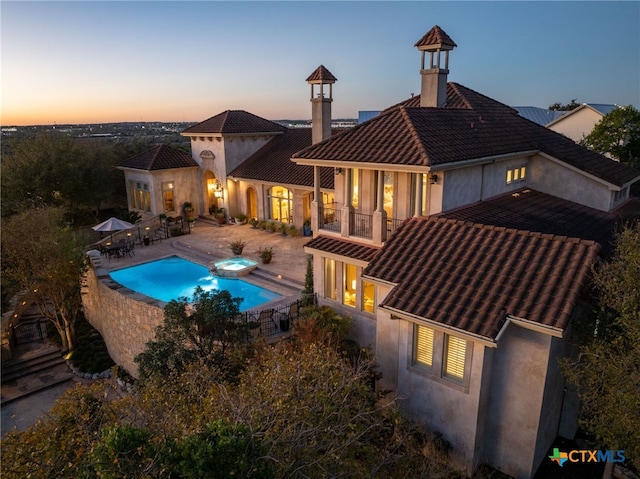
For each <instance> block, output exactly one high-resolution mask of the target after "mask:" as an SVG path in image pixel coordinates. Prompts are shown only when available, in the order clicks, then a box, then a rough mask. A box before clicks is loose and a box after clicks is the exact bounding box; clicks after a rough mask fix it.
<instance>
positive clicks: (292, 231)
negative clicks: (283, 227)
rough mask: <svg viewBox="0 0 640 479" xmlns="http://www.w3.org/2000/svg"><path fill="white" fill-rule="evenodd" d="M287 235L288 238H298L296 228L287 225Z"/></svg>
mask: <svg viewBox="0 0 640 479" xmlns="http://www.w3.org/2000/svg"><path fill="white" fill-rule="evenodd" d="M287 233H288V234H289V236H293V237H295V236H298V228H296V226H295V225H289V228H287Z"/></svg>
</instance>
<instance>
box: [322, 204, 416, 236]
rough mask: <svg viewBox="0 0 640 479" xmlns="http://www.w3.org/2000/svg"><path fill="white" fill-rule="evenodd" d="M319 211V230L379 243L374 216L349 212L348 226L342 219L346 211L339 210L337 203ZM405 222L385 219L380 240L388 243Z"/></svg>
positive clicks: (323, 207) (381, 226) (324, 206)
mask: <svg viewBox="0 0 640 479" xmlns="http://www.w3.org/2000/svg"><path fill="white" fill-rule="evenodd" d="M318 209H319V212H318V213H319V214H318V229H319V230H327V231H334V232H336V233H341V234H342V236H352V237H357V238H365V239H369V240H374V242H377V240H376V239H375V238H376V235H375V234H374V229H375V228H374V224H375V221H374V215H369V214H364V213H358V212H355V211H351V212H349V223H348V225H343V221H342V218H343V217H344V216H345V215H344V213H345V210H344V209H342V208H337V207H336V204H335V203H330V204H326V205H323V206H320V207H319V208H318ZM403 221H404V220H401V219H396V218H387V219H383V223H382V225H380V226H379V227H380V228H381V229H382V231H381V232H380V236H379V238H381V240H382V241H383V242H384V241H386V239H387V238H388V237H389V236H390V235H391V233H393V232H394V231H395V230H396V228H397V227H398V226H399V225H400V223H402V222H403ZM343 226H348V229H346V230H345V229H344V228H343Z"/></svg>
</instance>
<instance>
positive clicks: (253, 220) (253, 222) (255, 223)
mask: <svg viewBox="0 0 640 479" xmlns="http://www.w3.org/2000/svg"><path fill="white" fill-rule="evenodd" d="M259 223H260V222H259V221H258V218H251V219H250V220H249V224H250V225H251V227H252V228H257V227H258V224H259Z"/></svg>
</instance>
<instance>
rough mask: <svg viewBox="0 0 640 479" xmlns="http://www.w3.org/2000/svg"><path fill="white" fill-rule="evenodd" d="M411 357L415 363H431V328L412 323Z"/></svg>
mask: <svg viewBox="0 0 640 479" xmlns="http://www.w3.org/2000/svg"><path fill="white" fill-rule="evenodd" d="M413 336H414V338H415V339H414V348H413V359H414V362H415V363H416V364H423V365H425V366H432V365H433V329H431V328H426V327H424V326H420V325H418V324H416V325H414V335H413Z"/></svg>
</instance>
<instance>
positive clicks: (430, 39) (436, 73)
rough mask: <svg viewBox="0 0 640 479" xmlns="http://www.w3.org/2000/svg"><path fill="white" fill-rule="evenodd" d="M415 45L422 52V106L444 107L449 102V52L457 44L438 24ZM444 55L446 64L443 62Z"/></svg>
mask: <svg viewBox="0 0 640 479" xmlns="http://www.w3.org/2000/svg"><path fill="white" fill-rule="evenodd" d="M415 46H416V47H417V48H418V50H420V51H421V52H422V59H421V60H422V65H421V68H420V75H421V76H422V87H421V91H420V106H426V107H438V108H442V107H443V106H444V105H445V103H446V102H447V75H448V74H449V52H450V51H451V50H453V49H454V48H455V47H456V46H457V45H456V44H455V42H454V41H453V40H451V37H449V35H447V34H446V33H445V32H444V30H442V28H440V27H439V26H438V25H436V26H435V27H433V28H432V29H431V30H429V31H428V32H427V33H426V34H425V35H424V36H423V37H422V38H421V39H420V40H419V41H418V43H416V44H415ZM427 52H428V53H429V64H428V65H427V64H426V63H425V60H426V55H425V54H426V53H427ZM443 53H444V55H443ZM443 56H444V65H443V64H442V62H443V58H442V57H443Z"/></svg>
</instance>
